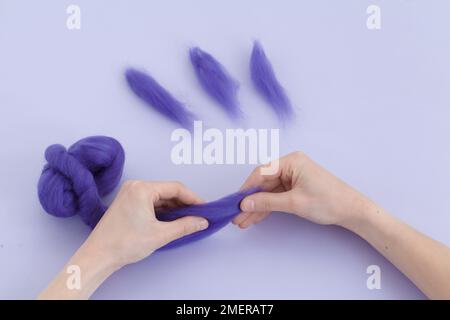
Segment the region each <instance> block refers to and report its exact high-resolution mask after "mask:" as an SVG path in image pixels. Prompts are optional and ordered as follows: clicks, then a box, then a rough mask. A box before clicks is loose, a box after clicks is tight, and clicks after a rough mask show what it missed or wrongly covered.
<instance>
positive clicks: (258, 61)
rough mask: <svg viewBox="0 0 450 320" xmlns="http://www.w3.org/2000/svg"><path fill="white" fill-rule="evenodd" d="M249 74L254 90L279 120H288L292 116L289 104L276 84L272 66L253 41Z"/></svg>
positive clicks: (281, 88)
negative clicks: (270, 107)
mask: <svg viewBox="0 0 450 320" xmlns="http://www.w3.org/2000/svg"><path fill="white" fill-rule="evenodd" d="M250 73H251V78H252V80H253V84H254V86H255V88H256V89H257V91H258V92H259V93H260V94H261V95H262V96H263V97H264V99H265V100H266V101H267V102H268V103H269V104H270V105H271V106H272V108H273V109H274V111H275V112H276V114H277V115H278V117H279V119H280V120H282V121H286V120H288V119H289V118H290V117H291V116H292V115H293V109H292V105H291V102H290V100H289V98H288V96H287V95H286V92H285V90H284V88H283V87H282V86H281V84H280V83H279V82H278V80H277V78H276V76H275V72H274V71H273V67H272V64H271V63H270V61H269V59H268V58H267V56H266V54H265V53H264V50H263V48H262V46H261V44H260V43H259V42H258V41H255V43H254V45H253V50H252V55H251V58H250Z"/></svg>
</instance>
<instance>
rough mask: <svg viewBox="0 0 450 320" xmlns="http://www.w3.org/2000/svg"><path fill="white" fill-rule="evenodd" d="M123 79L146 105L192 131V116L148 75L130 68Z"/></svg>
mask: <svg viewBox="0 0 450 320" xmlns="http://www.w3.org/2000/svg"><path fill="white" fill-rule="evenodd" d="M125 77H126V79H127V82H128V85H129V86H130V88H131V90H132V91H133V92H134V93H135V94H136V95H137V96H138V97H139V98H141V99H142V100H143V101H145V102H146V103H147V104H148V105H150V106H152V107H153V108H154V109H156V110H157V111H158V112H159V113H161V114H162V115H164V116H165V117H167V118H168V119H170V120H172V121H175V122H176V123H178V124H180V125H181V126H183V127H184V128H186V129H189V130H191V129H192V124H193V119H194V114H193V113H191V112H190V111H189V110H187V108H186V107H185V105H184V104H183V103H181V102H180V101H178V100H177V99H175V98H174V97H173V96H172V94H170V92H168V91H167V90H166V89H164V88H163V87H162V86H161V85H160V84H159V83H158V82H157V81H156V80H155V79H153V78H152V77H151V76H150V75H148V74H146V73H145V72H142V71H139V70H136V69H132V68H130V69H128V70H127V71H126V72H125Z"/></svg>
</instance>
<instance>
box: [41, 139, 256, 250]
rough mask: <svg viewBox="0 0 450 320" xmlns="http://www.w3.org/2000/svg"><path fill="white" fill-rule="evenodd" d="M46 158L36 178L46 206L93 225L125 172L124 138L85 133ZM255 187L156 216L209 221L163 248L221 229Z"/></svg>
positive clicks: (53, 147)
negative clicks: (196, 230) (194, 218)
mask: <svg viewBox="0 0 450 320" xmlns="http://www.w3.org/2000/svg"><path fill="white" fill-rule="evenodd" d="M45 159H46V160H47V164H46V165H45V166H44V169H43V170H42V173H41V177H40V179H39V183H38V196H39V201H40V202H41V205H42V207H43V208H44V210H45V211H47V212H48V213H49V214H51V215H53V216H56V217H63V218H66V217H71V216H73V215H76V214H78V215H80V216H81V219H82V220H83V222H84V223H86V224H87V225H88V226H90V227H91V228H94V227H95V226H96V224H97V223H98V221H99V220H100V219H101V217H102V216H103V214H104V213H105V211H106V210H107V209H108V207H107V206H106V205H105V204H104V203H103V202H102V200H101V198H102V197H104V196H106V195H108V194H109V193H111V192H112V191H113V189H114V188H115V187H116V186H117V185H118V184H119V181H120V178H121V176H122V171H123V165H124V162H125V153H124V150H123V148H122V146H121V145H120V143H119V142H118V141H117V140H115V139H113V138H110V137H105V136H93V137H87V138H85V139H82V140H80V141H78V142H76V143H75V144H74V145H72V146H71V147H70V148H69V149H67V150H66V148H64V147H63V146H62V145H58V144H55V145H51V146H49V147H48V148H47V150H46V151H45ZM257 191H259V190H258V189H249V190H246V191H240V192H236V193H234V194H232V195H229V196H227V197H225V198H222V199H220V200H217V201H214V202H210V203H205V204H200V205H192V206H186V207H180V208H175V209H169V210H166V211H159V212H157V213H156V217H157V218H158V219H159V220H161V221H172V220H175V219H178V218H181V217H184V216H188V215H194V216H201V217H204V218H206V219H207V220H208V221H209V226H208V228H207V229H206V230H202V231H199V232H197V233H194V234H191V235H188V236H185V237H183V238H180V239H177V240H175V241H172V242H170V243H168V244H167V245H165V246H164V247H162V248H160V249H159V250H164V249H169V248H175V247H179V246H182V245H184V244H187V243H190V242H193V241H196V240H200V239H203V238H205V237H207V236H209V235H211V234H213V233H215V232H217V231H218V230H220V229H221V228H223V227H224V226H225V225H227V224H228V223H229V222H230V221H231V220H232V219H233V218H234V217H235V216H236V215H238V214H239V213H240V202H241V200H242V199H243V198H244V197H246V196H247V195H249V194H252V193H254V192H257Z"/></svg>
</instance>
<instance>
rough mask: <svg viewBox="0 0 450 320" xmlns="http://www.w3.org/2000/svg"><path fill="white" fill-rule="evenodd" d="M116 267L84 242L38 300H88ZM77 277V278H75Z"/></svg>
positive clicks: (109, 259) (110, 260) (111, 261)
mask: <svg viewBox="0 0 450 320" xmlns="http://www.w3.org/2000/svg"><path fill="white" fill-rule="evenodd" d="M117 269H118V266H117V265H116V264H115V263H114V262H113V260H112V259H111V258H110V257H108V256H106V255H103V254H102V253H101V252H98V250H97V252H96V250H95V249H94V248H92V247H91V245H90V244H89V242H88V241H87V242H85V243H84V244H83V245H82V246H81V247H80V249H78V251H77V252H76V253H75V254H74V255H73V257H72V258H71V259H70V260H69V262H68V263H67V264H66V265H65V266H64V268H63V269H62V270H61V272H60V273H59V274H58V275H57V276H56V277H55V278H54V279H53V281H52V282H51V283H50V284H49V285H48V287H47V288H46V289H44V291H42V292H41V293H40V294H39V296H38V299H43V300H66V299H67V300H70V299H78V300H81V299H88V298H89V297H90V296H91V295H92V293H94V291H95V290H96V289H97V288H98V287H99V286H100V285H101V284H102V283H103V282H104V281H105V280H106V279H107V278H108V277H109V276H110V275H111V274H112V273H113V272H114V271H116V270H117ZM77 277H79V278H77Z"/></svg>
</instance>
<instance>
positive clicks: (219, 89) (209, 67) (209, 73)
mask: <svg viewBox="0 0 450 320" xmlns="http://www.w3.org/2000/svg"><path fill="white" fill-rule="evenodd" d="M189 56H190V59H191V63H192V66H193V67H194V70H195V74H196V76H197V79H198V81H199V82H200V85H201V86H202V88H203V89H204V90H205V91H206V93H208V95H209V96H210V97H211V98H213V99H214V100H215V101H216V102H217V103H219V105H221V106H222V107H223V109H224V110H225V111H226V112H227V113H228V114H229V115H230V117H231V118H234V119H236V118H239V117H240V116H241V115H242V111H241V110H240V107H239V102H238V98H237V93H238V90H239V83H238V82H237V81H236V80H234V79H233V78H232V77H231V76H230V74H229V73H228V72H227V71H226V69H225V67H224V66H223V65H222V64H220V62H219V61H217V60H216V59H215V58H214V57H213V56H212V55H210V54H209V53H207V52H205V51H203V50H201V49H200V48H198V47H195V48H192V49H190V51H189Z"/></svg>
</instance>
